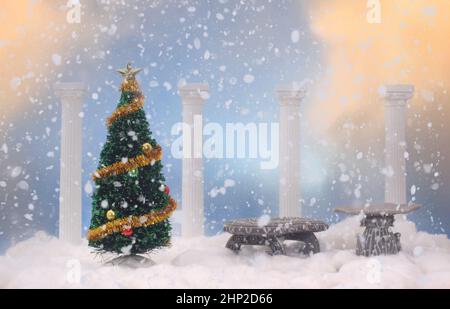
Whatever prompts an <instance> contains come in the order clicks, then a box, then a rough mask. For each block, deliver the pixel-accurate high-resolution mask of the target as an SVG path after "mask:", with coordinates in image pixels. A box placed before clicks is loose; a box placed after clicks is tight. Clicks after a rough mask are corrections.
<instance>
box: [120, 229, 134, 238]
mask: <svg viewBox="0 0 450 309" xmlns="http://www.w3.org/2000/svg"><path fill="white" fill-rule="evenodd" d="M122 235H123V236H126V237H130V236H133V230H132V229H126V230H124V231H122Z"/></svg>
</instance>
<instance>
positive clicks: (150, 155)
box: [92, 144, 163, 181]
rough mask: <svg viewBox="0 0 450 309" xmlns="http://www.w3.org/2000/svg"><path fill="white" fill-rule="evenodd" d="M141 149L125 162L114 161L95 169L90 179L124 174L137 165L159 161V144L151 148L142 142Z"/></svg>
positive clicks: (141, 165) (160, 152)
mask: <svg viewBox="0 0 450 309" xmlns="http://www.w3.org/2000/svg"><path fill="white" fill-rule="evenodd" d="M142 150H143V154H141V155H139V156H137V157H134V158H131V159H128V161H127V162H116V163H114V164H111V165H109V166H106V167H104V168H101V169H99V170H97V171H96V172H95V173H94V174H93V175H92V179H93V180H94V181H97V180H99V179H102V178H107V177H111V176H116V175H121V174H125V173H128V172H130V171H132V170H134V169H137V168H139V167H144V166H147V165H149V164H151V163H152V162H154V161H161V159H162V156H163V153H162V149H161V146H157V147H156V148H154V149H152V147H151V146H150V144H144V145H143V146H142Z"/></svg>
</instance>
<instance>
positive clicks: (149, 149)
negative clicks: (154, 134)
mask: <svg viewBox="0 0 450 309" xmlns="http://www.w3.org/2000/svg"><path fill="white" fill-rule="evenodd" d="M152 149H153V147H152V145H150V144H149V143H145V144H144V145H142V150H143V151H144V152H149V151H152Z"/></svg>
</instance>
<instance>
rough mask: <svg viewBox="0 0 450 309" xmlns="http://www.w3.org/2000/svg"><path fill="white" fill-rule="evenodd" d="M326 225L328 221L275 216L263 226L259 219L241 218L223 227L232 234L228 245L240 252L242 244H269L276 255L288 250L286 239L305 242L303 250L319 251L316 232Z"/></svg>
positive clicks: (301, 251) (229, 247) (305, 251)
mask: <svg viewBox="0 0 450 309" xmlns="http://www.w3.org/2000/svg"><path fill="white" fill-rule="evenodd" d="M326 229H328V225H327V224H326V223H324V222H322V221H319V220H312V219H305V218H273V219H271V220H270V221H269V223H267V224H265V225H263V226H260V225H258V219H238V220H233V221H228V222H226V223H225V225H224V231H225V232H228V233H230V234H232V236H231V238H230V239H229V240H228V242H227V244H226V247H227V248H228V249H230V250H233V251H234V252H236V253H238V252H239V250H240V249H241V246H242V245H259V246H268V247H269V248H270V249H271V251H272V254H273V255H277V254H286V251H285V248H284V245H283V241H284V240H296V241H300V242H303V244H304V246H303V247H302V248H301V249H300V253H303V254H307V255H309V254H310V253H318V252H320V246H319V241H318V240H317V238H316V236H315V235H314V233H316V232H321V231H325V230H326Z"/></svg>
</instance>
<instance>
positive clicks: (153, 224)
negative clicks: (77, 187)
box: [88, 64, 176, 255]
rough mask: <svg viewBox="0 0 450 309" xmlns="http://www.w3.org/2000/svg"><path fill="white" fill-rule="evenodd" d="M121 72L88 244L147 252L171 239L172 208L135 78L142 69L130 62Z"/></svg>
mask: <svg viewBox="0 0 450 309" xmlns="http://www.w3.org/2000/svg"><path fill="white" fill-rule="evenodd" d="M118 72H119V73H120V74H121V75H122V76H123V81H122V84H121V87H120V89H121V92H122V94H121V98H120V101H119V104H118V106H117V109H116V110H115V111H114V113H113V114H112V115H111V116H110V117H109V118H108V120H107V126H108V137H107V141H106V143H105V145H104V146H103V149H102V152H101V154H100V163H99V167H98V170H97V171H96V172H95V173H94V174H93V180H94V182H95V185H96V186H95V192H94V195H93V207H92V220H91V225H90V229H89V232H88V240H89V245H90V246H92V247H94V248H96V249H97V250H98V251H100V252H113V253H117V254H123V255H136V254H142V253H147V252H149V251H151V250H152V249H155V248H159V247H163V246H166V245H168V244H169V241H170V231H171V226H170V224H169V220H168V218H169V216H170V215H171V214H172V213H173V211H174V210H175V208H176V203H175V201H174V200H173V199H172V198H171V197H170V196H169V187H168V186H167V185H166V183H165V179H164V176H163V175H162V173H161V170H162V167H163V166H162V164H161V158H162V150H161V147H160V146H159V145H158V144H157V143H156V141H155V140H154V139H153V138H152V133H151V132H150V130H149V123H148V121H147V119H146V117H145V112H144V110H143V106H144V96H143V94H142V92H141V90H140V87H139V84H138V82H137V81H136V75H137V74H138V73H139V72H140V69H134V68H132V67H131V65H130V64H128V65H127V67H126V68H125V69H121V70H118Z"/></svg>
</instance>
